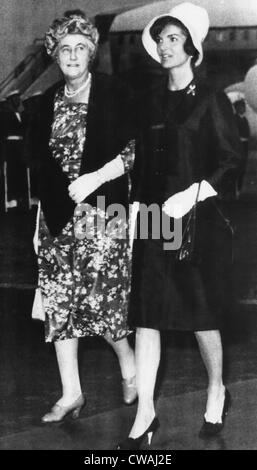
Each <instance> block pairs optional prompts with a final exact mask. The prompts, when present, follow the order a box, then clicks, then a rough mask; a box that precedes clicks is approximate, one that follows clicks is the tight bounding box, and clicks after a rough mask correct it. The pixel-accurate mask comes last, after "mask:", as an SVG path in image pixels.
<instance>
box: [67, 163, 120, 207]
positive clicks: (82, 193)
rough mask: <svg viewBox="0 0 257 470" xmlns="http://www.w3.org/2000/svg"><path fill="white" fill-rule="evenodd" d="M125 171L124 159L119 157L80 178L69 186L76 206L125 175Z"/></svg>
mask: <svg viewBox="0 0 257 470" xmlns="http://www.w3.org/2000/svg"><path fill="white" fill-rule="evenodd" d="M124 171H125V170H124V165H123V161H122V158H121V157H120V156H118V157H116V158H114V160H112V161H111V162H109V163H106V165H104V166H103V167H102V168H100V169H99V170H97V171H93V172H92V173H86V174H85V175H82V176H79V177H78V178H77V179H76V180H75V181H73V182H72V183H71V184H70V185H69V188H68V189H69V195H70V197H71V199H73V201H74V202H76V204H79V203H80V202H82V201H84V199H86V197H88V196H89V195H90V194H92V193H93V192H94V191H96V189H98V188H99V186H101V185H102V184H104V183H106V182H107V181H111V180H112V179H115V178H118V177H119V176H121V175H123V174H124Z"/></svg>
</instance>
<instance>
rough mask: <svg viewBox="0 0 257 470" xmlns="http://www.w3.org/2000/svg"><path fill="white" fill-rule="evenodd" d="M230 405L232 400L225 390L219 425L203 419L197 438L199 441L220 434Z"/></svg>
mask: <svg viewBox="0 0 257 470" xmlns="http://www.w3.org/2000/svg"><path fill="white" fill-rule="evenodd" d="M231 405H232V399H231V396H230V393H229V391H228V390H227V389H226V390H225V400H224V405H223V410H222V415H221V423H211V422H209V421H206V419H205V418H204V422H203V425H202V427H201V429H200V432H199V437H200V438H201V439H204V438H206V437H207V438H208V437H213V436H216V435H217V434H219V433H220V431H221V430H222V429H223V428H224V424H225V419H226V416H227V414H228V411H229V408H230V407H231Z"/></svg>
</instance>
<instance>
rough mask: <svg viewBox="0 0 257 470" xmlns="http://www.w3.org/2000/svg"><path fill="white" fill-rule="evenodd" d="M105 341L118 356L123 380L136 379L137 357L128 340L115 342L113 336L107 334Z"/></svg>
mask: <svg viewBox="0 0 257 470" xmlns="http://www.w3.org/2000/svg"><path fill="white" fill-rule="evenodd" d="M105 340H106V341H107V342H108V343H109V344H110V345H111V347H112V348H113V350H114V351H115V353H116V354H117V357H118V360H119V364H120V369H121V375H122V377H123V379H130V378H132V377H134V376H135V375H136V367H135V355H134V351H133V349H132V348H131V347H130V345H129V342H128V340H127V338H123V339H121V340H119V341H113V339H112V337H111V335H110V334H108V333H107V334H106V335H105Z"/></svg>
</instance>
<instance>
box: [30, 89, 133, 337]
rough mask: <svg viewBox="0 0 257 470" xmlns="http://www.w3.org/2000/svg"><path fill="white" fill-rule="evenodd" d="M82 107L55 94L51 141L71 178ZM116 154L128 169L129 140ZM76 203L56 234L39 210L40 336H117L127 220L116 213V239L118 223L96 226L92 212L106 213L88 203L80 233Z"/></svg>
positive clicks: (121, 330) (121, 329) (123, 314)
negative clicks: (87, 229) (88, 230)
mask: <svg viewBox="0 0 257 470" xmlns="http://www.w3.org/2000/svg"><path fill="white" fill-rule="evenodd" d="M87 108H88V106H87V104H84V103H72V104H71V103H66V102H65V101H64V100H63V91H62V90H59V91H58V92H57V94H56V97H55V105H54V122H53V126H52V135H51V139H50V147H51V150H52V153H53V156H54V158H56V159H57V160H58V161H59V163H60V164H61V166H62V169H63V171H64V172H65V173H67V175H68V177H69V180H70V182H72V181H74V180H75V179H76V178H78V176H79V169H80V163H81V156H82V152H83V148H84V143H85V139H86V122H87ZM121 158H122V160H123V163H124V168H125V172H128V171H129V170H130V169H131V168H132V166H133V161H134V141H131V142H129V143H128V145H127V147H126V148H125V149H124V151H123V152H122V153H121ZM79 209H80V204H78V205H77V206H76V209H75V211H74V216H73V218H72V220H70V221H69V222H68V223H67V225H66V226H65V227H64V229H63V230H62V232H61V234H60V235H58V236H57V237H53V236H52V235H51V234H50V233H49V230H48V228H47V225H46V223H45V220H44V215H43V213H42V212H41V214H40V224H39V252H38V267H39V286H40V288H41V292H42V296H43V304H44V310H45V314H46V319H45V339H46V341H47V342H50V341H59V340H63V339H70V338H79V337H83V336H94V335H99V336H104V335H106V334H108V335H111V337H112V339H113V340H114V341H117V340H120V339H122V338H124V337H126V336H127V335H128V334H129V332H130V331H129V330H128V327H127V309H128V296H129V290H130V263H131V253H130V248H129V240H128V224H127V221H126V219H125V218H123V219H120V221H119V223H118V230H120V231H121V233H122V234H123V237H122V238H120V239H119V238H117V224H116V225H115V226H114V227H113V228H112V227H111V228H110V229H109V230H108V231H106V230H105V231H103V230H100V229H98V225H97V228H96V224H95V223H94V221H95V220H97V217H98V218H99V217H100V218H102V220H106V219H107V215H106V213H105V212H103V211H102V210H101V209H100V208H91V210H90V211H89V212H87V214H86V218H87V220H88V222H91V223H90V224H89V227H91V230H92V234H91V235H92V236H88V233H87V236H86V237H81V236H80V224H82V214H81V212H82V211H80V210H79ZM83 216H84V217H85V214H83ZM98 220H99V219H98ZM92 222H93V223H92ZM83 223H84V218H83ZM81 226H82V225H81ZM100 227H101V224H100ZM115 230H116V232H115ZM124 234H125V236H124ZM89 235H90V234H89Z"/></svg>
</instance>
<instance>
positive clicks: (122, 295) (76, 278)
mask: <svg viewBox="0 0 257 470" xmlns="http://www.w3.org/2000/svg"><path fill="white" fill-rule="evenodd" d="M98 38H99V35H98V31H97V29H96V28H95V27H94V26H93V24H92V23H91V22H90V21H89V19H87V18H86V16H84V15H82V14H78V13H77V12H76V14H71V13H70V14H69V16H66V17H63V18H61V19H58V20H55V21H54V23H53V25H52V26H51V27H50V29H49V31H48V32H47V33H46V42H45V44H46V49H47V52H48V54H50V55H51V56H52V57H53V58H54V59H55V60H56V61H57V64H58V65H59V67H60V69H61V71H62V73H63V76H64V83H61V84H60V83H59V84H58V85H56V86H54V87H53V88H51V89H49V90H48V91H47V92H46V93H45V95H44V97H43V100H42V106H41V110H40V122H39V123H36V122H34V125H32V128H31V130H30V133H29V134H30V145H31V146H32V147H33V149H34V154H35V155H36V158H35V162H34V167H36V172H37V177H38V186H39V198H40V201H41V208H42V210H41V213H40V217H39V231H38V233H39V244H38V245H39V246H38V267H39V286H40V289H41V294H42V299H43V307H44V311H45V337H46V341H48V342H51V341H52V342H54V345H55V350H56V355H57V361H58V367H59V372H60V376H61V382H62V396H61V398H60V399H59V400H58V401H57V403H56V404H55V405H54V406H53V408H52V409H51V410H50V412H48V413H47V414H45V416H43V418H42V422H43V423H52V422H59V421H61V420H62V419H63V418H64V417H65V415H67V414H68V413H72V416H73V418H76V417H78V416H79V412H80V410H81V408H82V407H83V406H84V404H85V397H84V394H83V393H82V390H81V383H80V378H79V372H78V357H77V352H78V339H79V338H82V337H85V336H102V337H104V338H105V339H106V340H107V342H108V343H109V344H110V345H111V346H112V347H113V349H114V351H115V352H116V354H117V356H118V359H119V364H120V368H121V374H122V378H123V382H122V383H123V394H124V401H125V403H127V404H130V403H132V402H133V401H134V400H135V399H136V395H137V392H136V386H135V365H134V353H133V351H132V349H131V348H130V346H129V343H128V341H127V336H128V334H129V333H130V331H129V329H128V327H127V304H128V293H129V285H130V282H129V280H130V253H129V244H128V237H127V232H128V227H127V220H126V216H124V217H120V218H119V220H118V221H117V223H116V224H114V223H113V224H111V222H112V221H113V220H114V217H113V216H114V213H113V212H112V211H109V212H108V208H112V207H113V204H119V205H121V207H124V208H126V207H127V202H128V201H127V200H128V178H127V175H126V173H127V172H129V171H130V169H131V167H132V165H133V158H134V148H133V146H134V143H133V140H131V139H132V138H133V132H132V125H131V121H132V118H131V117H132V114H131V112H130V110H131V94H130V93H129V91H128V90H127V88H126V87H124V86H123V85H121V83H120V82H118V81H116V80H114V79H112V78H110V77H108V76H104V75H98V74H95V73H92V74H91V73H90V68H91V66H92V63H93V60H94V58H95V55H96V50H97V44H98ZM30 153H31V154H32V152H30ZM83 201H85V204H83ZM124 210H125V209H124ZM35 242H36V240H35Z"/></svg>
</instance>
